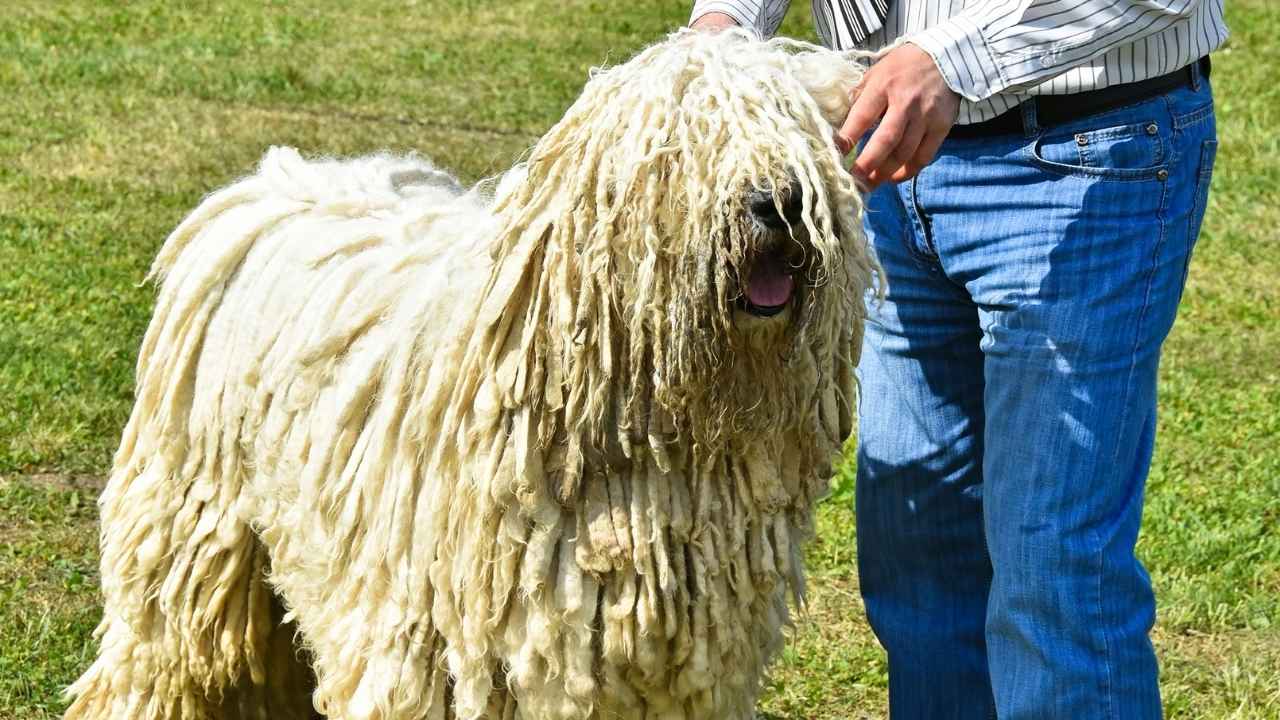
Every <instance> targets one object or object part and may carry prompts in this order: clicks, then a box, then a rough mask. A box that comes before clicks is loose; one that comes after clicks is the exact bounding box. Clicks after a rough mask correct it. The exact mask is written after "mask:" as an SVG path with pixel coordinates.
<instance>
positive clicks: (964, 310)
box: [857, 77, 1217, 720]
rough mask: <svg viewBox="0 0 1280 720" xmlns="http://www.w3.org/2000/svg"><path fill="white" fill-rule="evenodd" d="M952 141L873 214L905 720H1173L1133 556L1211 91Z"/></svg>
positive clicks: (873, 338)
mask: <svg viewBox="0 0 1280 720" xmlns="http://www.w3.org/2000/svg"><path fill="white" fill-rule="evenodd" d="M1021 112H1022V119H1023V125H1024V130H1025V132H1024V134H1023V135H1014V136H1006V137H1001V138H982V139H949V140H948V141H947V142H946V143H945V144H944V145H943V146H942V148H941V150H940V152H939V154H938V157H937V159H936V160H935V161H934V163H933V164H932V165H930V166H928V167H927V168H926V169H925V170H924V171H923V172H922V173H920V175H919V176H918V177H917V178H916V179H915V180H914V181H911V182H907V183H902V184H899V185H897V186H892V185H886V186H882V187H880V188H879V189H877V190H876V191H875V192H873V193H871V195H870V196H869V198H868V204H867V212H866V217H865V225H866V229H867V232H868V234H869V236H870V238H871V239H872V242H873V243H874V246H875V249H876V252H877V253H878V254H879V258H880V262H881V263H882V264H883V266H884V270H885V273H886V275H887V280H888V294H887V298H886V299H885V300H884V302H883V303H880V304H877V303H876V302H875V301H874V299H869V300H868V304H869V322H868V326H867V332H866V338H865V343H864V346H863V354H862V361H861V366H860V368H859V376H860V380H861V383H862V398H861V401H860V409H859V438H858V440H859V448H858V478H857V519H858V565H859V572H860V574H861V582H862V593H863V596H864V598H865V600H866V606H867V614H868V617H869V619H870V622H871V625H872V628H873V629H874V630H875V632H876V635H877V636H878V637H879V639H880V641H881V643H882V644H883V645H884V647H885V649H886V651H887V652H888V659H889V704H890V713H891V716H892V717H893V718H894V720H912V719H915V718H920V719H921V720H945V719H948V718H957V719H958V718H966V719H967V718H982V719H984V720H986V719H989V718H994V717H999V718H1000V719H1001V720H1024V719H1025V720H1031V719H1032V718H1034V719H1035V720H1054V719H1062V720H1093V719H1094V718H1111V719H1115V720H1145V719H1148V718H1159V717H1160V716H1161V708H1160V694H1159V688H1158V686H1157V682H1156V676H1157V669H1156V658H1155V654H1154V652H1153V651H1152V646H1151V642H1150V640H1149V638H1148V632H1149V631H1150V629H1151V625H1152V622H1153V621H1154V617H1155V602H1154V598H1153V595H1152V590H1151V583H1150V580H1149V578H1148V576H1147V573H1146V571H1145V570H1144V569H1143V567H1142V564H1141V563H1140V562H1139V561H1138V559H1137V558H1136V557H1135V555H1134V543H1135V542H1136V540H1137V537H1138V527H1139V524H1140V521H1141V516H1142V497H1143V486H1144V484H1145V481H1146V476H1147V471H1148V467H1149V464H1150V461H1151V452H1152V444H1153V440H1154V431H1155V412H1156V370H1157V365H1158V363H1159V358H1160V346H1161V343H1162V342H1163V341H1164V339H1165V336H1166V335H1167V334H1168V332H1169V329H1170V327H1171V326H1172V324H1173V320H1174V315H1175V313H1176V310H1177V306H1178V302H1179V300H1180V298H1181V295H1182V288H1183V284H1184V282H1185V280H1186V272H1187V263H1188V261H1189V259H1190V256H1191V250H1192V246H1193V245H1194V243H1195V239H1196V236H1197V234H1198V233H1199V230H1200V221H1201V218H1202V217H1203V215H1204V209H1205V202H1206V199H1207V195H1208V188H1209V176H1210V173H1211V171H1212V169H1213V159H1214V154H1215V150H1216V146H1217V143H1216V140H1215V130H1214V116H1213V98H1212V94H1211V91H1210V88H1209V84H1208V81H1207V79H1204V78H1200V77H1197V81H1196V83H1195V86H1194V87H1192V86H1188V87H1186V88H1183V89H1178V90H1174V91H1172V92H1170V93H1168V94H1166V95H1163V96H1160V97H1157V98H1154V99H1151V100H1147V101H1142V102H1139V103H1137V104H1133V105H1130V106H1127V107H1124V108H1121V109H1117V110H1112V111H1108V112H1105V113H1102V114H1098V115H1094V116H1091V117H1088V118H1085V119H1082V120H1079V121H1073V122H1070V123H1067V124H1064V125H1059V126H1054V127H1049V128H1041V127H1039V126H1038V125H1037V123H1036V118H1035V116H1034V110H1033V109H1031V108H1028V107H1024V108H1023V109H1022V111H1021Z"/></svg>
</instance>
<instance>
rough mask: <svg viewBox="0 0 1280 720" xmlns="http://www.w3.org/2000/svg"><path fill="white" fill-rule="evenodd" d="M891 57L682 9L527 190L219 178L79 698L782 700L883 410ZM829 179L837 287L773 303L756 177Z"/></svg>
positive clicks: (552, 153)
mask: <svg viewBox="0 0 1280 720" xmlns="http://www.w3.org/2000/svg"><path fill="white" fill-rule="evenodd" d="M859 77H860V70H859V69H858V66H857V65H856V64H854V63H853V62H852V60H851V58H850V57H849V56H847V55H840V54H836V53H832V52H829V51H825V50H821V49H819V48H816V47H812V46H808V45H802V44H797V43H787V42H783V41H774V42H771V43H762V42H759V41H757V40H754V39H752V38H749V37H748V36H746V35H745V34H742V33H722V34H720V35H717V36H710V35H703V34H694V33H688V32H682V33H677V34H676V35H673V36H672V37H671V38H669V39H668V40H667V41H665V42H663V43H660V44H659V45H656V46H654V47H652V48H649V49H647V50H645V51H643V52H642V53H640V54H639V55H638V56H637V57H636V58H635V59H633V60H632V61H630V62H628V63H626V64H624V65H621V66H619V67H616V68H613V69H610V70H607V71H602V72H599V73H597V74H595V75H594V76H593V78H592V79H591V81H590V82H589V83H588V84H587V86H586V88H585V89H584V91H583V95H582V97H581V98H580V99H579V100H578V102H577V103H575V105H574V106H573V107H572V108H570V109H569V111H568V112H567V113H566V116H565V118H564V119H563V120H562V121H561V122H560V123H559V124H557V125H556V127H554V128H552V129H551V130H550V131H549V132H548V133H547V135H546V136H545V137H544V138H543V139H542V140H541V141H539V143H538V144H537V145H536V146H535V147H534V148H533V150H532V152H531V154H530V157H529V160H528V161H527V162H526V163H525V164H523V165H521V166H519V167H517V168H515V169H514V170H512V171H511V172H509V173H507V174H506V175H505V176H504V177H503V178H502V179H501V180H500V181H498V182H496V183H489V184H484V185H482V186H481V187H479V188H476V189H472V190H470V191H468V192H463V191H462V190H461V189H460V188H459V187H458V186H457V184H456V182H455V181H454V180H453V179H452V178H451V177H449V176H448V175H447V174H445V173H442V172H441V171H439V170H437V169H436V168H434V167H432V166H431V165H430V164H428V163H426V162H425V161H423V160H420V159H417V158H413V157H409V158H399V157H390V156H376V157H369V158H363V159H359V160H351V161H308V160H304V159H303V158H302V157H300V156H299V155H298V153H297V152H295V151H293V150H289V149H273V150H272V151H270V152H269V153H268V154H267V156H266V157H265V158H264V159H263V161H262V164H261V166H260V167H259V169H258V172H257V173H256V174H254V175H252V176H251V177H248V178H246V179H244V180H241V181H240V182H237V183H235V184H234V185H232V186H230V187H228V188H226V189H223V190H221V191H219V192H217V193H215V194H213V195H212V196H210V197H209V198H207V199H206V200H205V201H204V202H203V203H202V204H201V205H200V207H199V208H197V209H196V210H195V212H194V213H192V215H191V216H190V217H189V218H187V219H186V220H185V221H184V222H183V223H182V224H181V225H180V226H179V227H178V228H177V230H175V231H174V233H173V234H172V235H171V236H170V237H169V239H168V241H167V242H166V243H165V245H164V248H163V249H162V250H161V251H160V254H159V256H158V257H157V259H156V263H155V266H154V269H153V274H154V275H155V276H156V277H158V278H159V279H160V280H161V291H160V294H159V298H158V301H157V305H156V310H155V315H154V318H153V320H152V323H151V326H150V328H149V329H148V332H147V335H146V338H145V340H144V341H143V345H142V349H141V352H140V356H139V361H138V382H137V388H138V389H137V402H136V406H135V408H134V411H133V415H132V417H131V418H130V421H129V424H128V426H127V427H126V429H125V431H124V436H123V438H122V441H121V446H120V449H119V452H118V454H117V456H116V459H115V467H114V469H113V472H112V475H111V479H110V482H109V484H108V486H107V489H106V491H105V492H104V494H103V497H102V499H101V509H102V521H103V534H102V583H103V593H104V595H105V598H106V613H105V617H104V619H103V621H102V625H101V626H100V628H99V630H98V633H99V637H100V639H101V652H100V655H99V657H98V659H97V661H96V662H95V663H94V664H93V666H92V667H90V668H89V669H88V671H87V672H86V673H85V674H84V676H83V677H82V678H81V679H80V680H79V681H78V682H77V683H76V684H75V685H73V686H72V687H71V689H70V691H69V692H70V694H71V695H73V696H74V698H75V700H74V703H73V704H72V706H71V709H70V710H69V711H68V714H67V717H68V718H75V719H81V718H95V719H111V720H126V719H129V720H137V719H141V720H161V719H170V718H182V719H195V718H223V717H245V718H273V719H280V718H293V717H308V716H309V715H310V713H311V707H312V703H313V702H314V706H315V708H316V709H317V710H319V711H320V712H322V713H324V714H326V715H327V716H328V717H330V718H342V719H351V720H355V719H357V718H358V719H361V720H374V719H383V720H390V719H396V720H402V719H409V718H413V719H418V718H422V719H427V718H436V719H443V718H460V719H466V720H471V719H474V718H495V719H498V718H505V719H511V718H521V719H523V720H553V719H557V718H563V719H565V720H570V719H573V720H595V719H600V720H603V719H604V718H633V719H635V720H685V719H689V720H692V719H693V718H698V719H699V720H705V719H708V718H716V719H717V720H746V719H747V718H750V717H752V713H753V707H754V703H755V699H756V695H757V693H758V690H759V685H760V680H761V676H762V674H763V673H764V671H765V668H766V665H767V662H768V661H769V659H770V658H771V657H772V656H773V655H774V654H775V653H776V652H777V650H778V649H779V647H780V644H781V642H782V628H783V626H784V624H785V623H786V622H787V616H788V610H787V595H788V594H791V595H793V596H794V597H795V598H797V599H799V598H800V597H801V595H802V592H803V575H802V567H801V551H802V547H803V543H804V541H805V540H806V539H807V538H808V537H809V535H810V534H811V532H812V520H811V511H812V507H813V503H814V502H815V499H816V498H817V496H818V495H819V494H820V493H822V492H823V491H824V489H825V485H826V478H827V477H829V473H830V468H831V462H832V461H833V458H834V457H835V456H836V454H837V453H838V451H839V449H840V446H841V444H842V442H843V440H844V439H845V437H846V436H847V435H848V433H849V431H850V424H851V414H852V405H853V402H854V400H853V394H854V384H853V376H852V369H853V364H854V363H855V362H856V359H857V347H858V343H859V339H860V334H861V333H860V329H861V322H862V310H861V308H862V295H863V293H864V292H866V290H867V288H868V286H869V283H870V282H871V276H872V273H873V267H874V266H873V260H872V259H871V258H870V257H869V254H868V252H867V248H866V244H865V240H864V238H863V236H862V235H861V232H860V230H859V221H858V217H857V215H858V213H859V212H860V207H861V206H860V203H859V198H858V196H857V194H856V192H855V190H854V188H853V184H852V181H851V179H850V178H849V176H848V175H847V173H845V172H844V171H843V170H842V169H841V168H840V166H839V157H838V154H837V152H836V150H835V149H834V147H833V144H832V140H831V131H832V128H831V123H833V122H837V121H838V120H839V119H840V117H841V115H842V114H843V112H844V111H846V110H847V105H848V93H849V90H850V89H851V87H852V86H853V84H854V83H856V82H857V80H858V78H859ZM792 177H794V178H795V180H794V182H795V183H796V184H798V186H800V188H802V189H803V191H804V194H805V209H804V213H803V220H802V224H803V228H798V229H797V235H796V237H804V238H807V240H806V241H804V242H805V243H806V244H805V248H806V258H807V262H808V264H807V265H806V266H805V267H804V269H803V270H802V272H803V273H805V274H806V276H805V277H803V278H802V280H803V281H804V284H805V289H804V293H803V295H802V297H800V298H798V299H797V301H796V302H795V303H794V304H793V306H791V307H790V308H789V309H788V310H786V311H785V312H784V314H783V315H781V316H779V317H776V318H769V319H764V318H753V317H749V316H747V315H745V314H744V313H743V312H741V311H740V310H736V309H735V305H734V298H735V297H736V295H737V294H738V293H739V292H740V290H739V288H738V287H737V280H736V278H739V277H744V276H745V273H747V272H749V268H750V266H751V263H752V262H754V261H755V260H754V259H755V258H756V257H757V251H758V250H760V248H761V247H763V243H765V242H767V241H771V237H772V236H770V235H769V234H768V233H766V232H764V231H762V229H761V226H759V225H758V224H756V223H755V222H753V221H752V220H751V218H750V216H749V214H748V213H747V211H746V210H745V209H744V207H743V201H742V197H743V194H744V192H745V191H746V190H750V189H753V188H761V187H764V188H779V187H782V186H783V185H785V184H786V183H788V182H792V181H791V180H790V178H792ZM490 186H496V187H497V190H496V197H494V198H489V197H488V196H487V193H486V191H485V190H484V188H485V187H490ZM772 240H776V238H772ZM790 241H791V242H800V241H799V240H794V239H793V240H790ZM294 633H296V638H294V637H293V635H294ZM295 639H296V640H297V641H298V643H297V648H296V649H295V646H294V643H293V642H292V641H293V640H295ZM313 683H314V689H313Z"/></svg>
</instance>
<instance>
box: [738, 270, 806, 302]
mask: <svg viewBox="0 0 1280 720" xmlns="http://www.w3.org/2000/svg"><path fill="white" fill-rule="evenodd" d="M795 289H796V280H795V278H793V277H791V275H790V274H788V273H787V272H786V271H784V270H783V268H782V263H779V262H771V261H765V262H758V263H756V265H755V267H754V268H752V269H751V279H750V280H748V281H747V300H750V301H751V304H752V305H755V306H757V307H777V306H778V305H785V304H786V303H787V301H788V300H790V299H791V293H793V292H795Z"/></svg>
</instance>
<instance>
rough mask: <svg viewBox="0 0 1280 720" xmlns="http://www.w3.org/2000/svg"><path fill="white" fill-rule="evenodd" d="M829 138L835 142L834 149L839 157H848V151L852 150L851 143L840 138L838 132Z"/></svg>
mask: <svg viewBox="0 0 1280 720" xmlns="http://www.w3.org/2000/svg"><path fill="white" fill-rule="evenodd" d="M831 136H832V139H833V140H835V143H836V149H837V150H839V151H840V155H841V156H842V157H843V156H845V155H848V154H849V151H850V150H852V149H853V143H850V142H849V141H848V140H845V139H844V138H843V137H841V136H840V133H839V132H833V133H832V134H831Z"/></svg>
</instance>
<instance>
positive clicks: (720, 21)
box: [689, 12, 738, 32]
mask: <svg viewBox="0 0 1280 720" xmlns="http://www.w3.org/2000/svg"><path fill="white" fill-rule="evenodd" d="M689 27H690V28H692V29H694V30H705V31H711V32H715V31H717V30H723V29H725V28H733V27H738V21H737V20H734V19H733V16H732V15H727V14H725V13H722V12H709V13H707V14H706V15H699V16H698V17H697V18H696V19H695V20H694V21H693V22H691V23H689Z"/></svg>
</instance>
